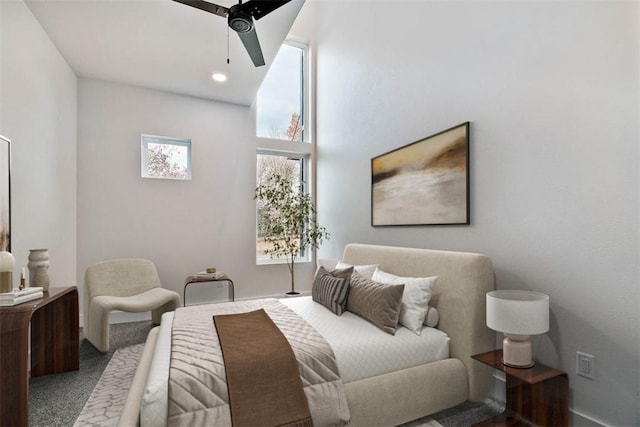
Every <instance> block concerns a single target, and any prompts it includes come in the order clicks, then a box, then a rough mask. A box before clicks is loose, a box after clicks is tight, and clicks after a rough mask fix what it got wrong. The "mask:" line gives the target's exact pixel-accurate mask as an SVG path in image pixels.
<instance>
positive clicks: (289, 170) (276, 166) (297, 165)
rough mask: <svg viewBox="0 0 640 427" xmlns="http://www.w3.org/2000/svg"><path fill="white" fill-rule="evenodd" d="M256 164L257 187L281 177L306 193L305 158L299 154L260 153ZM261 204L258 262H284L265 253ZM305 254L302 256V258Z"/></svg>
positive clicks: (257, 247)
mask: <svg viewBox="0 0 640 427" xmlns="http://www.w3.org/2000/svg"><path fill="white" fill-rule="evenodd" d="M256 157H257V164H256V171H257V174H256V186H258V185H261V184H262V183H265V182H268V181H269V178H270V177H272V176H274V175H280V176H282V177H284V178H286V179H287V180H289V181H291V183H292V184H293V186H295V187H300V189H301V191H304V179H305V176H304V174H305V163H306V162H305V160H306V158H305V157H300V156H299V155H297V154H290V153H277V152H269V151H262V150H261V151H258V153H257V156H256ZM261 211H262V207H261V206H260V203H259V202H258V203H256V262H257V263H258V264H266V263H272V262H279V261H284V260H285V259H284V258H282V259H280V258H271V256H270V255H267V254H265V253H264V251H265V249H267V247H268V246H267V243H266V242H265V241H264V229H265V218H264V215H262V212H261ZM303 257H305V254H300V258H303Z"/></svg>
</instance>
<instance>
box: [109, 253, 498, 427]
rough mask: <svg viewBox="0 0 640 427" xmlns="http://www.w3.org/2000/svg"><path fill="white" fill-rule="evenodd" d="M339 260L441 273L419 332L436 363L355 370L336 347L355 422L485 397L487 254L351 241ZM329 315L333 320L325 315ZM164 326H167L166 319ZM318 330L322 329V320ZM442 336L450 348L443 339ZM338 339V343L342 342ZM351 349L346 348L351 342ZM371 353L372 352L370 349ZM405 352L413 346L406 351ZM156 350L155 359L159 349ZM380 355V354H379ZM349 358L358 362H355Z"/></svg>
mask: <svg viewBox="0 0 640 427" xmlns="http://www.w3.org/2000/svg"><path fill="white" fill-rule="evenodd" d="M342 261H343V262H344V263H347V264H350V265H356V266H358V265H371V264H373V265H377V266H378V267H379V268H380V269H381V270H384V271H385V272H389V273H392V274H395V275H398V276H407V277H428V276H437V277H438V279H437V282H436V283H435V286H434V288H433V292H432V297H431V300H430V302H429V305H430V306H433V307H435V308H436V309H437V311H438V314H439V324H438V327H437V329H433V328H427V327H425V328H424V329H423V333H422V334H421V336H422V335H424V339H425V340H428V339H435V340H436V342H438V341H437V340H440V341H439V342H440V343H441V344H437V345H436V347H437V346H438V345H439V346H440V347H439V349H436V351H435V353H439V354H436V355H435V356H433V358H434V361H427V362H424V361H423V362H420V361H415V360H413V361H411V360H409V361H405V362H404V363H405V365H406V366H408V367H402V368H400V369H395V370H391V371H388V370H389V369H390V368H386V370H385V368H381V370H379V371H376V370H375V369H374V370H373V371H369V372H364V373H363V372H358V371H357V369H355V372H354V369H353V367H351V368H349V367H345V366H344V362H342V365H341V360H342V356H340V352H344V351H345V350H344V349H342V350H338V349H336V350H335V352H336V358H337V359H338V366H339V367H340V372H341V374H342V372H343V371H345V374H346V376H345V375H342V376H343V378H342V382H343V383H344V394H345V395H346V402H347V403H348V411H349V413H350V422H349V425H350V426H377V425H380V426H393V425H398V424H402V423H405V422H409V421H411V420H415V419H418V418H421V417H423V416H426V415H429V414H432V413H435V412H437V411H440V410H443V409H446V408H450V407H453V406H455V405H457V404H460V403H462V402H464V401H466V400H472V401H477V400H482V399H483V398H485V397H486V396H487V395H488V393H489V390H490V387H491V370H490V369H489V368H488V367H486V366H484V365H482V364H480V363H477V362H475V361H474V360H472V359H471V355H473V354H477V353H482V352H485V351H488V350H490V349H492V348H493V346H494V344H495V335H494V333H493V332H492V331H491V330H490V329H488V328H487V327H486V323H485V295H486V293H487V292H488V291H491V290H493V289H494V288H495V285H494V272H493V266H492V263H491V260H490V259H489V258H488V257H487V256H484V255H480V254H473V253H464V252H451V251H438V250H428V249H413V248H401V247H390V246H377V245H365V244H349V245H347V246H346V247H345V249H344V253H343V257H342ZM307 300H308V298H307ZM283 303H284V304H283V305H284V306H287V307H288V308H290V309H291V310H293V311H294V312H296V313H298V314H299V315H301V317H303V318H305V319H307V318H310V319H312V320H313V318H314V317H318V316H320V317H319V318H320V319H321V320H320V322H321V323H326V324H327V325H328V324H329V322H332V321H345V322H356V320H354V319H355V318H357V316H355V315H353V314H352V313H348V312H347V313H344V314H343V315H342V316H334V315H333V314H332V313H330V312H329V311H328V310H325V309H324V307H314V306H313V304H315V303H312V304H309V303H308V301H305V299H304V298H290V299H285V300H283ZM316 306H317V304H316ZM179 310H184V309H179ZM323 311H324V313H323ZM327 313H329V314H328V315H329V316H333V317H335V319H333V318H331V317H324V318H323V317H322V316H326V315H327ZM342 318H344V319H342ZM322 319H324V320H322ZM316 321H317V319H316ZM163 325H164V327H165V329H167V327H166V325H165V322H164V319H163ZM163 325H161V326H160V327H159V328H154V330H152V332H151V333H150V334H149V337H148V339H147V343H146V345H145V350H144V352H143V355H142V358H141V361H140V364H139V367H138V370H137V372H136V375H135V377H134V380H133V384H132V387H131V390H130V392H129V395H128V398H127V402H126V404H125V408H124V410H123V413H122V415H121V417H120V422H119V425H122V426H130V425H139V423H140V406H141V402H142V400H143V397H142V395H143V393H144V392H145V388H148V386H147V381H148V379H149V377H150V376H149V371H150V370H151V369H150V367H151V365H152V364H155V365H157V363H154V362H153V360H154V354H155V353H156V350H157V349H156V346H157V344H158V342H159V341H160V342H162V341H163V340H164V341H166V340H167V338H166V337H165V338H163V336H162V334H161V333H160V330H161V329H162V328H163ZM327 325H325V327H326V328H328V329H336V327H335V326H331V327H329V326H327ZM316 329H318V330H319V331H320V333H321V334H322V333H323V332H322V324H321V325H320V327H317V328H316ZM401 329H404V328H399V329H398V332H397V333H396V336H389V337H385V339H387V340H390V341H389V342H398V343H399V342H400V340H401V339H402V336H403V334H404V335H407V332H409V331H408V330H407V331H402V330H401ZM409 334H410V332H409ZM443 337H444V340H445V341H444V342H446V346H443V345H442V342H443V341H442V339H443ZM332 339H335V338H332ZM338 339H339V337H338ZM394 340H395V341H394ZM327 341H329V339H327ZM364 341H366V340H364ZM331 345H334V344H333V343H332V344H331ZM336 345H337V346H339V345H340V343H338V344H336ZM384 345H385V346H386V348H389V347H390V346H389V344H388V343H387V344H384ZM398 345H399V344H398ZM346 351H347V352H348V351H349V348H348V347H347V348H346ZM367 352H369V354H370V351H369V350H367ZM382 353H383V352H381V354H382ZM401 353H403V354H408V353H410V352H409V351H405V350H402V351H401ZM155 356H156V358H157V354H155ZM388 357H389V358H391V359H393V358H396V357H397V356H394V355H393V354H392V355H391V356H388ZM382 358H383V357H382V355H381V356H380V359H382ZM350 363H351V364H352V365H356V368H357V365H358V363H355V364H354V363H353V362H350ZM391 369H394V368H391ZM161 411H162V410H161ZM314 421H315V419H314Z"/></svg>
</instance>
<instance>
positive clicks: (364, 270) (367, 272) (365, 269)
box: [336, 261, 379, 279]
mask: <svg viewBox="0 0 640 427" xmlns="http://www.w3.org/2000/svg"><path fill="white" fill-rule="evenodd" d="M378 266H379V264H368V265H351V264H345V263H344V262H342V261H340V262H339V263H338V265H336V268H349V267H353V268H354V270H355V271H357V272H358V273H360V274H361V275H363V276H364V277H366V278H367V279H371V277H372V276H373V273H374V272H375V271H376V269H377V268H378Z"/></svg>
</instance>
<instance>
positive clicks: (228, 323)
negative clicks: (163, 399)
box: [213, 309, 313, 427]
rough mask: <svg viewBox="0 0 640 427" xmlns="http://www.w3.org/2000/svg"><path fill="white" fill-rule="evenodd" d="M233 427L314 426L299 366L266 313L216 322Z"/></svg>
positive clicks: (221, 318) (228, 316)
mask: <svg viewBox="0 0 640 427" xmlns="http://www.w3.org/2000/svg"><path fill="white" fill-rule="evenodd" d="M213 322H214V323H215V329H216V331H217V332H218V338H219V340H220V346H221V347H222V356H223V358H224V365H225V371H226V375H227V387H228V391H229V406H230V407H231V423H232V424H233V426H234V427H253V426H257V425H260V426H296V427H305V426H313V422H312V421H311V414H310V413H309V406H308V405H307V399H306V397H305V394H304V392H303V390H302V381H301V380H300V374H299V372H298V362H297V361H296V358H295V355H294V354H293V350H292V349H291V346H290V345H289V342H288V341H287V339H286V338H285V336H284V335H283V334H282V332H280V329H278V327H277V326H276V325H275V324H274V323H273V321H272V320H271V318H269V316H268V315H267V313H266V312H265V311H264V310H263V309H260V310H256V311H251V312H248V313H240V314H226V315H217V316H213Z"/></svg>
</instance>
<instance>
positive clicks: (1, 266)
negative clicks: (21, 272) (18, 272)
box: [0, 251, 16, 271]
mask: <svg viewBox="0 0 640 427" xmlns="http://www.w3.org/2000/svg"><path fill="white" fill-rule="evenodd" d="M15 266H16V260H15V258H14V257H13V255H12V254H11V252H7V251H0V271H13V269H14V268H15Z"/></svg>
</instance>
